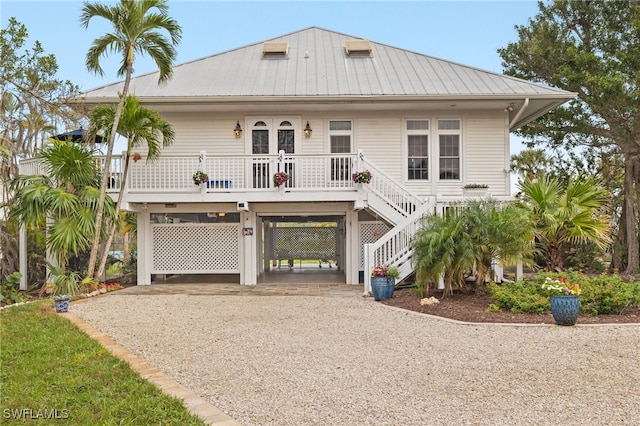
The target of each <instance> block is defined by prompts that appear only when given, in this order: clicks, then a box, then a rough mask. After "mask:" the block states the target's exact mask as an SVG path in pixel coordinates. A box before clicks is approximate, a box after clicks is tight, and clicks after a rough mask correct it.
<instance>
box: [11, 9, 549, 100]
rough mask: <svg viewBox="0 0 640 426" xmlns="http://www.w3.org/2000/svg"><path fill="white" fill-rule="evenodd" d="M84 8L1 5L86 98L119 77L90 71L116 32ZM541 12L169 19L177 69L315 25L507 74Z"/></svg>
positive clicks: (261, 13) (341, 12) (224, 13)
mask: <svg viewBox="0 0 640 426" xmlns="http://www.w3.org/2000/svg"><path fill="white" fill-rule="evenodd" d="M92 2H93V3H97V1H92ZM100 3H109V2H105V1H100ZM111 3H113V2H111ZM82 5H83V2H82V1H76V0H50V1H30V0H0V18H1V21H2V28H6V27H7V25H8V20H9V18H10V17H15V18H16V19H17V20H18V21H19V22H21V23H23V24H25V25H26V26H27V29H28V31H29V36H30V42H29V43H28V44H27V46H29V47H30V46H32V45H33V42H34V41H35V40H38V41H40V43H41V44H42V46H43V48H44V50H45V52H46V53H47V54H54V55H55V56H56V59H57V61H58V66H59V72H58V75H57V78H60V79H63V80H70V81H72V82H73V83H75V84H77V85H79V86H80V88H81V90H83V91H85V90H90V89H94V88H96V87H100V86H103V85H105V84H110V83H113V82H116V81H120V80H121V78H119V77H118V76H117V74H116V73H117V69H118V67H119V59H120V58H119V57H118V56H116V55H111V56H109V57H106V58H105V59H103V62H102V67H103V69H104V71H105V75H104V77H100V76H96V75H93V74H90V73H89V72H88V71H87V69H86V66H85V58H86V54H87V51H88V50H89V47H90V46H91V43H92V42H93V40H95V39H96V38H98V37H100V36H102V35H104V34H106V33H107V32H109V31H110V29H111V28H110V27H109V26H108V24H107V23H106V21H105V20H104V19H102V18H94V19H92V20H91V21H90V22H89V27H88V28H86V29H85V28H82V27H81V26H80V11H81V8H82ZM537 11H538V8H537V4H536V2H535V1H531V0H494V1H487V0H475V1H407V2H403V1H394V2H387V1H258V2H256V1H238V0H236V1H213V0H208V1H207V0H169V15H170V16H171V17H173V18H174V19H176V20H177V22H178V24H180V25H181V26H182V32H183V38H182V43H181V44H180V45H179V46H178V48H177V50H178V58H177V60H176V64H181V63H184V62H188V61H192V60H195V59H200V58H203V57H207V56H210V55H213V54H217V53H221V52H224V51H227V50H230V49H235V48H238V47H242V46H246V45H248V44H253V43H257V42H261V41H263V40H267V39H270V38H274V37H277V36H280V35H283V34H287V33H290V32H294V31H298V30H302V29H304V28H308V27H312V26H316V27H321V28H325V29H327V30H332V31H337V32H341V33H344V34H347V35H350V36H353V37H359V38H365V39H369V40H371V41H374V42H378V43H384V44H388V45H391V46H394V47H399V48H402V49H407V50H411V51H414V52H417V53H422V54H426V55H430V56H434V57H437V58H441V59H445V60H449V61H453V62H457V63H460V64H464V65H470V66H473V67H477V68H481V69H484V70H488V71H493V72H497V73H501V72H502V66H501V59H500V57H499V56H498V53H497V49H498V48H501V47H506V46H507V44H508V43H509V42H512V41H516V40H517V33H516V30H515V29H514V26H515V25H526V24H527V22H528V19H529V18H531V17H533V16H534V15H535V14H536V13H537ZM155 70H156V67H155V65H154V64H153V62H152V61H151V60H149V59H148V58H145V57H138V58H136V62H135V75H140V74H144V73H147V72H153V71H155Z"/></svg>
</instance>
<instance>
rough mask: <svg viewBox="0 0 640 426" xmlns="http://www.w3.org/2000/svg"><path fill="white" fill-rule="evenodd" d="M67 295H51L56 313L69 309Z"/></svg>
mask: <svg viewBox="0 0 640 426" xmlns="http://www.w3.org/2000/svg"><path fill="white" fill-rule="evenodd" d="M69 299H70V297H69V295H68V294H59V295H57V296H53V303H54V304H55V306H56V312H57V313H63V312H68V311H69Z"/></svg>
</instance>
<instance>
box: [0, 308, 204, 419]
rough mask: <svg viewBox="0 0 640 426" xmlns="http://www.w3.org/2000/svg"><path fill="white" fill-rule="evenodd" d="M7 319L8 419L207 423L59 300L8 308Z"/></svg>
mask: <svg viewBox="0 0 640 426" xmlns="http://www.w3.org/2000/svg"><path fill="white" fill-rule="evenodd" d="M0 323H1V324H0V345H1V346H0V360H1V362H2V364H1V366H0V424H5V423H10V424H34V422H36V424H43V425H44V424H73V425H90V424H92V425H151V424H153V425H204V422H202V421H201V420H200V419H199V418H198V417H196V416H193V415H191V414H189V412H188V411H187V410H186V408H185V406H184V404H183V403H182V401H181V400H179V399H176V398H173V397H170V396H167V395H165V394H164V393H162V392H161V391H160V390H159V389H158V388H156V387H155V386H154V385H152V384H151V383H149V382H147V381H146V380H145V379H143V378H142V377H141V376H140V375H139V374H138V373H136V372H135V371H133V370H132V369H131V368H130V367H129V365H128V364H127V363H126V362H124V361H122V360H120V359H119V358H116V357H114V356H112V355H111V354H110V353H109V352H108V351H107V350H106V349H104V348H103V347H102V346H100V345H99V344H98V343H97V342H96V341H94V340H93V339H91V338H90V337H88V336H87V335H86V334H84V333H83V332H82V331H80V330H79V329H78V328H76V327H75V326H74V325H73V324H72V323H71V322H69V321H68V320H66V319H65V318H64V317H61V316H58V315H56V314H55V310H54V308H53V302H52V301H50V300H46V301H38V302H35V303H30V304H28V305H22V306H16V307H11V308H8V309H3V310H2V311H0ZM36 419H37V420H36Z"/></svg>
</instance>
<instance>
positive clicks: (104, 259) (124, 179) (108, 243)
mask: <svg viewBox="0 0 640 426" xmlns="http://www.w3.org/2000/svg"><path fill="white" fill-rule="evenodd" d="M130 152H131V143H130V142H128V143H127V152H126V154H125V155H126V157H125V160H124V170H123V171H122V179H121V183H120V192H119V193H118V202H117V203H116V212H115V217H116V218H117V217H118V216H119V214H120V206H121V205H122V199H123V198H124V196H123V194H124V189H125V187H126V184H127V174H128V172H129V159H130V158H131V157H130V156H129V153H130ZM117 228H118V222H117V221H114V222H113V226H111V229H110V230H109V237H108V238H107V241H106V243H105V246H104V252H103V254H102V260H100V265H99V266H98V269H97V270H96V276H101V275H102V273H103V272H104V269H105V267H106V265H107V259H108V258H109V249H110V248H111V242H112V241H113V237H114V236H115V234H116V229H117Z"/></svg>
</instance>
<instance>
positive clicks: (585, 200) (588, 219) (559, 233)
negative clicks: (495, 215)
mask: <svg viewBox="0 0 640 426" xmlns="http://www.w3.org/2000/svg"><path fill="white" fill-rule="evenodd" d="M520 190H521V191H522V192H523V194H524V203H525V204H526V205H527V206H528V207H529V209H530V211H531V218H532V221H533V224H534V227H535V230H536V240H537V244H538V247H539V248H540V252H541V254H542V255H543V257H544V259H545V262H546V264H547V265H546V266H547V267H548V268H549V269H550V270H560V269H562V266H563V255H562V250H561V249H562V246H563V245H565V244H574V245H575V244H580V243H594V244H596V246H597V247H598V248H600V249H602V250H604V249H605V248H606V247H607V246H608V244H609V243H610V237H609V233H608V232H609V217H608V216H607V215H606V214H604V213H602V210H603V208H604V207H605V204H606V203H607V201H608V192H607V191H606V190H605V189H604V188H603V187H601V186H600V185H599V183H598V181H596V180H595V179H594V178H591V177H590V178H585V179H582V178H580V177H578V178H572V179H570V180H569V182H568V184H567V187H566V188H564V189H563V188H562V185H561V184H560V182H559V181H558V180H557V179H554V178H550V177H548V176H544V177H542V178H540V179H537V180H525V181H524V182H523V183H522V184H521V185H520Z"/></svg>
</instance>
